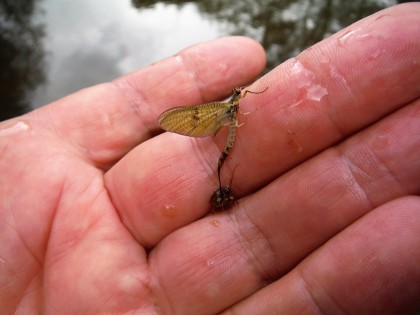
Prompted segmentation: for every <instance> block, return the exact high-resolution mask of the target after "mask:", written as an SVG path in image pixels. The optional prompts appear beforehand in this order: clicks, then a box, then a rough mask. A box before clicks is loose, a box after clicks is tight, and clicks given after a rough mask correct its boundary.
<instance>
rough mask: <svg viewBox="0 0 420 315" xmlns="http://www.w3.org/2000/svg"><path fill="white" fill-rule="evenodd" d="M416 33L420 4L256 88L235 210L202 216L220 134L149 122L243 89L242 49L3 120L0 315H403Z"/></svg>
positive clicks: (414, 234) (413, 189)
mask: <svg viewBox="0 0 420 315" xmlns="http://www.w3.org/2000/svg"><path fill="white" fill-rule="evenodd" d="M419 38H420V5H419V4H418V3H417V4H415V3H412V4H406V5H400V6H395V7H392V8H389V9H386V10H383V11H381V12H378V13H376V14H374V15H372V16H370V17H368V18H366V19H364V20H361V21H359V22H357V23H355V24H353V25H351V26H349V27H348V28H346V29H343V30H341V31H340V32H338V33H337V34H334V35H332V36H331V37H329V38H327V39H325V40H324V41H322V42H320V43H318V44H316V45H314V46H313V47H311V48H309V49H307V50H305V51H303V52H302V53H301V54H299V55H298V56H296V57H295V58H292V59H290V60H288V61H286V62H284V63H283V64H281V65H279V66H278V67H277V68H275V69H273V70H272V71H271V72H270V73H268V74H267V75H265V76H264V77H262V78H261V79H259V80H258V81H256V82H255V83H254V84H253V85H252V86H251V87H252V89H253V90H256V91H259V90H263V89H264V88H265V87H268V90H267V91H266V92H265V93H263V94H261V95H258V97H257V96H256V97H247V98H246V99H243V100H241V101H240V106H241V110H242V111H243V112H251V114H250V115H248V116H247V117H246V123H245V124H244V125H243V126H241V127H240V128H239V129H238V130H237V138H236V141H235V145H234V147H233V150H232V152H231V154H230V155H229V158H228V159H227V160H226V163H225V165H224V167H223V171H222V181H223V182H225V183H229V182H231V183H232V189H233V190H234V192H235V196H236V197H237V198H238V200H237V202H236V203H235V205H234V206H233V207H232V208H231V209H230V210H228V211H225V212H221V213H218V214H214V215H207V214H208V213H209V211H210V205H209V197H210V195H211V194H212V192H213V191H214V190H215V189H216V188H217V175H216V165H217V164H216V163H217V159H218V157H219V154H220V150H221V148H223V145H224V142H225V139H226V132H227V131H226V130H222V131H220V132H219V134H218V135H217V136H216V137H210V138H203V139H194V138H190V137H184V136H180V135H176V134H171V133H160V134H159V129H158V126H157V122H156V119H157V117H158V116H159V114H160V113H162V112H163V111H164V110H166V109H168V108H170V107H174V106H181V105H193V104H200V103H204V102H209V101H214V100H219V99H223V97H226V96H227V95H228V93H229V92H230V91H231V90H232V88H234V87H236V86H244V85H246V84H247V83H249V82H251V81H253V80H255V79H256V78H257V77H258V75H259V73H260V72H261V71H262V70H263V68H264V65H265V54H264V51H263V49H262V48H261V47H260V46H259V44H258V43H256V42H254V41H252V40H250V39H247V38H242V37H228V38H221V39H218V40H215V41H212V42H207V43H202V44H198V45H195V46H193V47H189V48H187V49H185V50H183V51H181V52H180V53H179V54H177V55H176V56H173V57H169V58H167V59H165V60H162V61H159V62H157V63H155V64H153V65H151V66H149V67H146V68H144V69H141V70H138V71H136V72H133V73H131V74H128V75H126V76H124V77H121V78H119V79H117V80H115V81H113V82H111V83H106V84H101V85H98V86H94V87H91V88H88V89H85V90H82V91H79V92H77V93H75V94H73V95H70V96H68V97H65V98H63V99H60V100H58V101H56V102H54V103H52V104H49V105H47V106H45V107H43V108H40V109H38V110H36V111H33V112H31V113H29V114H27V115H24V116H21V117H17V118H15V119H11V120H8V121H4V122H2V123H1V124H0V152H1V159H0V168H1V174H2V176H1V177H0V197H1V204H0V242H1V252H0V268H1V271H0V309H1V314H13V313H16V314H40V313H42V314H215V313H223V314H298V313H299V314H412V313H415V312H416V311H418V310H419V309H420V298H419V297H420V233H419V231H420V198H419V197H418V194H419V191H420V159H419V156H420V137H419V135H420V123H419V122H420V100H419V96H420V40H419ZM239 120H240V121H239V122H240V123H241V122H244V121H245V120H244V117H243V116H240V117H239ZM241 120H242V121H241ZM234 169H235V172H234V178H232V179H231V178H230V174H231V173H232V171H233V170H234Z"/></svg>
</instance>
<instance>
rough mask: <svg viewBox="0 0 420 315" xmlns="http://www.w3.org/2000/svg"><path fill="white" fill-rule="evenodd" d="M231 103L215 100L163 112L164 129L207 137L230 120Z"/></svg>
mask: <svg viewBox="0 0 420 315" xmlns="http://www.w3.org/2000/svg"><path fill="white" fill-rule="evenodd" d="M230 106H232V104H230V103H222V102H213V103H207V104H202V105H196V106H185V107H174V108H171V109H168V110H167V111H166V112H164V113H162V114H161V115H160V116H159V118H158V123H159V125H160V127H162V129H164V130H166V131H170V132H175V133H178V134H181V135H185V136H190V137H197V138H200V137H207V136H212V135H215V134H216V133H217V131H218V130H219V129H220V127H222V126H224V125H225V124H226V122H227V121H228V120H229V113H228V110H229V108H230Z"/></svg>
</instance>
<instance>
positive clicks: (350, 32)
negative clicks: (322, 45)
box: [337, 28, 360, 47]
mask: <svg viewBox="0 0 420 315" xmlns="http://www.w3.org/2000/svg"><path fill="white" fill-rule="evenodd" d="M359 31H360V28H358V29H355V30H348V31H346V32H344V34H343V35H341V36H340V37H339V38H338V40H337V41H338V46H340V47H344V45H345V44H346V43H347V42H348V41H349V39H350V38H351V37H352V36H353V35H354V34H356V33H357V32H359Z"/></svg>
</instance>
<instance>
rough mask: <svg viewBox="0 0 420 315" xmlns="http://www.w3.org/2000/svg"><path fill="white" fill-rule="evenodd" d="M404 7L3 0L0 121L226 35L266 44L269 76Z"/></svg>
mask: <svg viewBox="0 0 420 315" xmlns="http://www.w3.org/2000/svg"><path fill="white" fill-rule="evenodd" d="M397 2H399V1H391V0H354V1H344V0H342V1H340V0H296V1H286V0H261V1H255V0H241V1H236V0H199V1H173V0H171V1H152V0H131V1H128V0H118V1H117V0H72V1H57V0H1V1H0V71H1V72H0V74H1V75H0V120H5V119H8V118H11V117H14V116H18V115H21V114H23V113H25V112H27V111H30V110H32V109H34V108H37V107H39V106H42V105H44V104H47V103H49V102H51V101H54V100H56V99H58V98H61V97H63V96H65V95H67V94H70V93H72V92H75V91H77V90H79V89H81V88H84V87H88V86H91V85H94V84H97V83H101V82H105V81H109V80H112V79H115V78H116V77H118V76H120V75H122V74H124V73H127V72H131V71H134V70H136V69H138V68H140V67H144V66H146V65H148V64H150V63H152V62H154V61H157V60H159V59H161V58H164V57H167V56H170V55H173V54H175V53H176V52H177V51H179V50H180V49H183V48H185V47H186V46H189V45H192V44H195V43H197V42H202V41H206V40H210V39H214V38H217V37H221V36H226V35H245V36H249V37H252V38H254V39H256V40H257V41H259V42H260V43H261V44H262V45H263V46H264V47H265V50H266V52H267V58H268V63H267V68H266V72H267V71H269V70H270V69H272V68H274V67H276V66H277V65H278V64H280V63H282V62H283V61H285V60H286V59H288V58H290V57H292V56H295V55H296V54H298V53H299V52H300V51H302V50H304V49H305V48H307V47H309V46H311V45H312V44H314V43H316V42H318V41H320V40H322V39H323V38H325V37H328V36H330V35H331V34H333V33H335V32H337V31H338V30H340V29H342V28H344V27H346V26H348V25H350V24H351V23H353V22H355V21H357V20H360V19H361V18H363V17H365V16H368V15H370V14H372V13H374V12H376V11H379V10H381V9H384V8H386V7H389V6H392V5H395V4H397ZM401 2H405V1H401Z"/></svg>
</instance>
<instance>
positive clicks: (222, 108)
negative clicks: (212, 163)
mask: <svg viewBox="0 0 420 315" xmlns="http://www.w3.org/2000/svg"><path fill="white" fill-rule="evenodd" d="M243 89H244V87H239V88H235V89H233V95H232V96H231V97H230V98H229V99H227V100H226V101H221V102H211V103H206V104H201V105H195V106H184V107H174V108H171V109H168V110H167V111H165V112H163V113H162V114H161V115H160V116H159V118H158V123H159V126H160V127H161V128H162V129H164V130H166V131H170V132H175V133H178V134H181V135H185V136H190V137H196V138H201V137H208V136H214V135H215V134H216V133H217V132H218V131H219V129H220V128H221V127H224V126H229V133H228V138H227V141H226V145H225V148H224V150H223V152H222V153H221V155H220V157H219V162H218V164H217V176H218V179H219V194H221V195H222V196H224V193H223V191H224V190H223V187H224V186H223V187H222V184H221V181H220V170H221V168H222V166H223V163H224V162H225V160H226V158H227V157H228V155H229V153H230V151H231V150H232V147H233V142H234V141H235V135H236V128H238V127H239V125H238V111H239V100H240V99H241V98H244V97H245V96H246V94H247V93H250V94H261V93H264V92H265V91H266V90H267V88H265V89H264V90H263V91H260V92H252V91H249V90H245V92H244V93H243V94H242V90H243Z"/></svg>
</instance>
